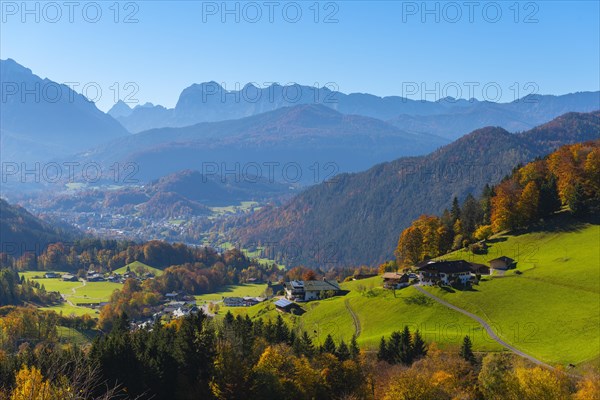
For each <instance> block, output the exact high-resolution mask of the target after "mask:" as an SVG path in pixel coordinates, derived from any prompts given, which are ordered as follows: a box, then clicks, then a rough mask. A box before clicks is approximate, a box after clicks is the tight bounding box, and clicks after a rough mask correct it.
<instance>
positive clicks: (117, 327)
mask: <svg viewBox="0 0 600 400" xmlns="http://www.w3.org/2000/svg"><path fill="white" fill-rule="evenodd" d="M125 332H129V317H128V316H127V313H125V312H122V313H121V315H120V316H119V317H118V318H117V319H116V320H115V321H114V323H113V327H112V330H111V334H120V333H125Z"/></svg>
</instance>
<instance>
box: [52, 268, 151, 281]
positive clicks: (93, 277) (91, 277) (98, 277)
mask: <svg viewBox="0 0 600 400" xmlns="http://www.w3.org/2000/svg"><path fill="white" fill-rule="evenodd" d="M44 278H47V279H57V278H60V279H62V280H63V281H65V282H78V281H79V277H78V276H77V275H75V274H69V273H67V274H62V275H61V274H58V273H56V272H46V273H45V274H44ZM130 278H132V279H137V280H140V281H144V280H146V279H152V278H154V274H153V273H151V272H146V273H144V274H141V275H138V274H136V273H135V272H126V273H125V274H123V275H121V274H118V273H116V272H114V273H111V274H110V275H108V276H106V275H105V274H101V273H99V272H96V271H93V270H90V271H87V273H86V275H85V277H84V278H82V279H84V280H85V281H87V282H113V283H125V281H126V280H127V279H130Z"/></svg>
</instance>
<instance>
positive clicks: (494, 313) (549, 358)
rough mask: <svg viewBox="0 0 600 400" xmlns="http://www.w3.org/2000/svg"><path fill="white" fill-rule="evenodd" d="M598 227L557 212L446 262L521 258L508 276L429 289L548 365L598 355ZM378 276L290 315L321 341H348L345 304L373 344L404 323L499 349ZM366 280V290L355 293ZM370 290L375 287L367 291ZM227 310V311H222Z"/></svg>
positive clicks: (459, 319)
mask: <svg viewBox="0 0 600 400" xmlns="http://www.w3.org/2000/svg"><path fill="white" fill-rule="evenodd" d="M598 243H600V226H598V225H590V224H581V223H576V222H573V221H572V220H570V219H569V218H568V217H566V216H559V217H557V218H556V219H554V220H552V221H551V222H550V223H547V224H546V225H545V227H544V230H538V231H533V232H530V233H525V234H520V235H516V236H508V235H506V236H501V237H499V238H496V239H495V240H494V243H493V244H492V247H491V248H490V251H489V253H488V254H486V255H472V254H470V253H467V252H463V251H460V252H456V253H453V254H450V255H448V256H446V257H445V258H448V259H461V258H462V259H468V260H471V261H474V262H480V263H487V262H488V261H489V260H490V259H492V258H495V257H498V256H500V255H507V256H510V257H512V258H514V259H516V260H517V261H518V270H520V271H522V272H523V273H522V274H521V275H518V274H516V273H515V271H514V270H512V271H508V272H507V273H506V274H504V276H503V277H500V276H494V277H493V278H491V279H490V278H485V280H484V281H483V282H481V284H479V285H477V286H475V287H474V289H473V290H471V291H454V292H449V291H447V290H442V289H438V288H430V289H428V290H431V291H432V292H433V293H435V294H436V295H438V296H441V297H443V298H444V299H445V300H447V301H450V302H451V303H453V304H456V305H457V306H459V307H462V308H464V309H466V310H469V311H471V312H473V313H475V314H477V315H479V316H481V317H482V318H484V319H485V320H487V321H488V322H489V323H490V324H491V325H492V326H493V327H494V329H495V331H496V332H497V333H498V334H499V335H500V336H501V337H502V338H503V339H505V340H506V341H507V342H509V343H511V344H513V345H515V346H516V347H518V348H519V349H521V350H523V351H525V352H528V353H530V354H532V355H533V356H535V357H537V358H540V359H541V360H543V361H546V362H549V363H558V364H568V363H573V364H579V363H585V362H589V361H591V360H597V359H598V355H599V354H600V258H599V247H598ZM380 284H381V278H379V277H375V278H370V279H365V280H362V281H355V282H347V283H343V284H342V285H341V286H342V288H344V289H347V290H350V293H349V294H347V295H346V296H344V297H337V298H333V299H328V300H324V301H319V302H311V303H307V304H304V305H303V308H304V309H305V310H306V313H305V314H304V315H303V316H302V317H296V316H292V315H289V314H285V315H284V316H285V318H286V320H288V321H289V322H291V323H293V324H294V325H296V326H299V327H301V328H303V329H305V330H307V331H309V332H311V334H313V335H314V336H315V338H317V341H319V342H320V341H322V340H323V339H324V338H325V336H326V335H327V334H328V333H331V334H332V335H333V336H334V337H335V338H336V339H338V340H339V339H341V338H343V339H345V340H348V339H349V338H350V337H351V335H352V333H354V332H355V325H354V321H353V319H352V316H351V314H350V312H349V311H348V309H347V307H346V301H347V303H348V305H349V306H350V308H351V309H352V310H354V312H355V314H356V315H357V317H358V319H359V321H360V325H361V334H360V336H359V338H358V341H359V343H361V344H362V345H364V346H367V347H370V348H375V347H376V346H377V343H378V341H379V340H380V338H381V336H382V335H386V336H387V335H389V334H390V333H391V332H392V331H394V330H398V329H400V328H402V327H403V326H404V325H409V326H410V327H412V328H413V329H414V328H419V329H420V330H421V332H423V333H424V335H425V337H426V339H427V340H428V341H435V342H437V343H438V344H440V345H441V346H442V347H447V346H458V345H459V344H460V341H461V340H462V337H463V336H464V335H466V334H469V335H470V336H471V337H473V338H474V344H475V349H476V350H485V351H494V350H500V349H501V348H500V347H499V345H498V344H496V343H495V342H493V341H491V340H490V339H489V338H488V337H487V335H486V334H485V331H483V330H482V329H481V328H480V327H479V325H478V324H477V323H475V322H474V321H472V320H471V319H469V318H467V317H465V316H463V315H461V314H458V313H456V312H454V311H452V310H449V309H447V308H446V307H443V306H441V305H439V304H437V303H433V302H431V301H428V300H427V299H423V297H422V296H421V295H419V294H418V292H417V291H416V290H415V289H414V288H406V289H402V290H399V291H397V292H396V297H394V295H393V294H392V293H391V292H389V291H385V290H383V289H380ZM358 285H363V286H365V287H366V288H367V291H366V292H365V293H363V294H361V293H359V292H358V290H357V287H358ZM370 287H372V288H373V289H372V290H371V291H369V290H368V288H370ZM233 312H234V313H235V314H242V315H243V314H248V315H249V316H250V317H253V318H256V317H263V318H273V317H275V316H276V315H277V314H278V313H277V311H276V310H275V309H274V306H273V304H272V302H267V303H264V304H261V305H258V306H255V307H250V308H247V309H245V308H236V309H233ZM221 314H223V313H221Z"/></svg>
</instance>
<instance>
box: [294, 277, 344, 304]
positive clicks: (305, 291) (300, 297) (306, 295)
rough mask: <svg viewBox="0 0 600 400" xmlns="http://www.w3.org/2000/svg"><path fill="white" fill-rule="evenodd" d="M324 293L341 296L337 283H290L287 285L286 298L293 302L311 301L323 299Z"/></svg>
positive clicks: (324, 281) (322, 281) (325, 281)
mask: <svg viewBox="0 0 600 400" xmlns="http://www.w3.org/2000/svg"><path fill="white" fill-rule="evenodd" d="M322 292H333V294H334V295H338V294H340V285H339V284H338V283H337V282H336V281H328V280H325V279H323V280H321V281H290V282H286V284H285V297H286V298H287V299H288V300H293V301H310V300H317V299H320V298H321V293H322Z"/></svg>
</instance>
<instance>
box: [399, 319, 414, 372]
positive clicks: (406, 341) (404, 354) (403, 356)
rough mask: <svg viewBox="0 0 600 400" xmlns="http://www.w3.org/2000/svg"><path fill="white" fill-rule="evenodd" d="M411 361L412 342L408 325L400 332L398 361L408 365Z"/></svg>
mask: <svg viewBox="0 0 600 400" xmlns="http://www.w3.org/2000/svg"><path fill="white" fill-rule="evenodd" d="M412 361H413V343H412V337H411V334H410V330H409V329H408V326H404V329H403V330H402V333H401V334H400V362H402V363H403V364H406V365H409V364H411V363H412Z"/></svg>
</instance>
